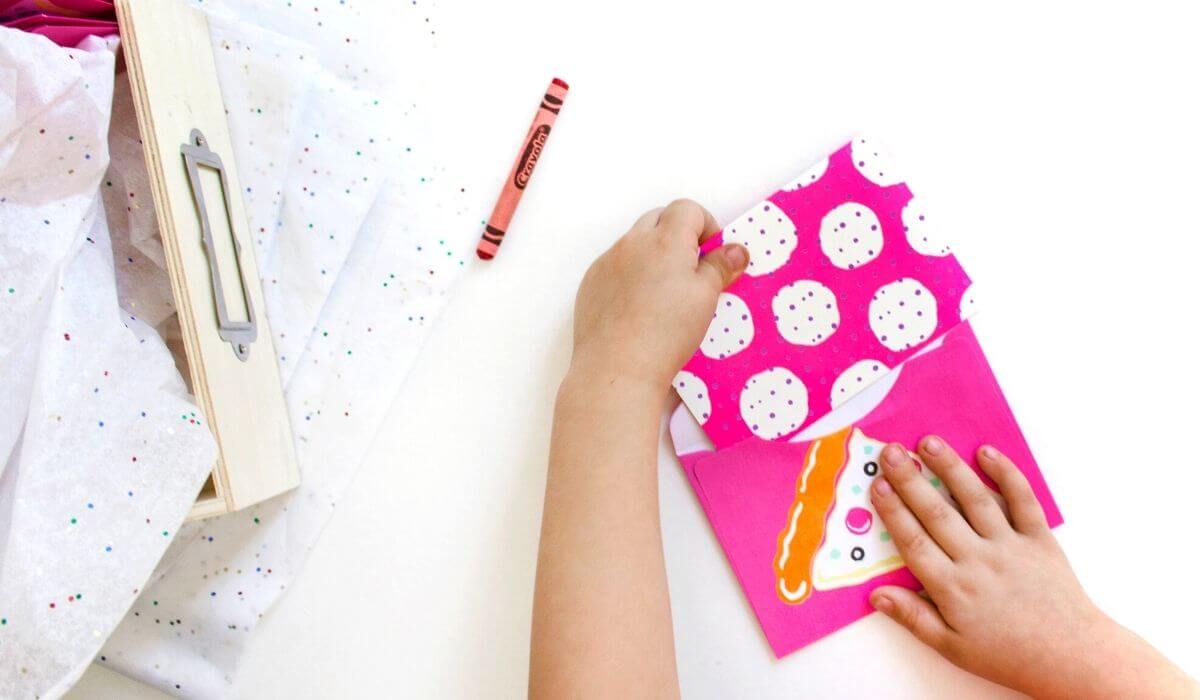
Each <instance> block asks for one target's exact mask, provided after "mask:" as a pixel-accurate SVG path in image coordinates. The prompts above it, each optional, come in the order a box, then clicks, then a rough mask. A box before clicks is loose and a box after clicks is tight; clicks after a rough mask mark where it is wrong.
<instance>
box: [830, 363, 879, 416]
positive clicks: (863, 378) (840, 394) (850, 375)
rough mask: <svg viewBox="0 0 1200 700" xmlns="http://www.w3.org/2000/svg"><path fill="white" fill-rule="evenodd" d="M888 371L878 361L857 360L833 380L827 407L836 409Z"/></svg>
mask: <svg viewBox="0 0 1200 700" xmlns="http://www.w3.org/2000/svg"><path fill="white" fill-rule="evenodd" d="M887 371H888V366H887V365H885V364H883V363H882V362H880V361H879V360H859V361H858V362H855V363H854V364H852V365H850V366H849V367H848V368H847V369H846V370H845V371H844V372H842V373H841V374H839V375H838V378H837V379H835V380H833V390H832V391H830V392H829V405H830V406H833V407H834V408H837V407H838V406H841V405H842V404H844V403H846V401H849V400H850V398H851V397H853V396H854V395H855V394H857V393H858V392H860V391H862V390H863V389H866V388H867V387H868V386H870V385H871V382H874V381H875V380H876V379H879V378H880V377H882V376H883V375H884V374H886V373H887Z"/></svg>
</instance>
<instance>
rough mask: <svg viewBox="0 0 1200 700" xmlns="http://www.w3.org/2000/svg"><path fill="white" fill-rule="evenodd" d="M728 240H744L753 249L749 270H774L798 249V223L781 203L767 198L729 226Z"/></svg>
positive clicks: (752, 272) (763, 272) (752, 273)
mask: <svg viewBox="0 0 1200 700" xmlns="http://www.w3.org/2000/svg"><path fill="white" fill-rule="evenodd" d="M724 239H725V242H726V243H740V244H742V245H744V246H746V250H748V251H750V265H749V266H748V267H747V268H746V274H747V275H750V276H751V277H756V276H758V275H766V274H770V273H772V272H774V271H776V270H778V269H779V268H781V267H783V266H784V264H785V263H787V261H788V258H789V257H791V255H792V251H793V250H795V249H796V226H795V224H793V223H792V220H791V219H789V218H788V216H787V214H784V213H783V212H782V211H781V210H780V209H779V207H777V206H775V205H774V204H772V203H771V202H763V203H762V204H760V205H758V206H756V207H755V208H754V209H751V210H750V211H748V212H746V213H745V214H742V216H741V217H740V218H739V219H738V220H737V221H734V222H733V223H732V224H730V225H729V226H727V227H725V232H724Z"/></svg>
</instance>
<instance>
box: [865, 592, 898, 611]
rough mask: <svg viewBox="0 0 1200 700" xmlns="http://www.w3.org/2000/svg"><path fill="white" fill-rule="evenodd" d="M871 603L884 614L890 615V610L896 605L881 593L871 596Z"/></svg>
mask: <svg viewBox="0 0 1200 700" xmlns="http://www.w3.org/2000/svg"><path fill="white" fill-rule="evenodd" d="M871 605H874V606H875V609H876V610H878V611H879V612H881V613H883V614H884V615H891V614H892V610H893V609H895V607H896V605H895V603H893V602H892V599H891V598H889V597H887V596H885V595H883V594H882V593H881V594H879V595H875V596H871Z"/></svg>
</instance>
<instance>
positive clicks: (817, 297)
mask: <svg viewBox="0 0 1200 700" xmlns="http://www.w3.org/2000/svg"><path fill="white" fill-rule="evenodd" d="M771 310H772V311H773V312H774V313H775V325H776V326H778V328H779V334H780V335H782V336H783V339H784V340H786V341H788V342H789V343H791V344H793V345H808V346H813V345H820V344H821V343H823V342H825V341H826V340H828V339H829V336H831V335H833V333H834V331H836V330H837V328H838V323H839V322H840V321H841V315H840V313H839V312H838V305H837V297H835V296H834V295H833V292H832V291H830V289H829V287H826V286H825V285H823V284H821V283H820V282H816V281H814V280H799V281H797V282H793V283H792V284H789V285H787V286H786V287H784V288H783V289H780V290H779V292H778V293H776V294H775V298H774V299H772V300H771Z"/></svg>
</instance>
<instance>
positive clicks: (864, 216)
mask: <svg viewBox="0 0 1200 700" xmlns="http://www.w3.org/2000/svg"><path fill="white" fill-rule="evenodd" d="M819 237H820V240H821V252H822V253H824V254H825V257H827V258H829V262H831V263H833V264H834V266H835V267H839V268H841V269H843V270H853V269H854V268H856V267H862V266H863V265H865V264H867V263H869V262H871V261H872V260H874V259H875V258H877V257H879V253H880V251H882V250H883V227H882V226H881V225H880V224H879V217H878V216H876V215H875V212H874V211H872V210H871V208H870V207H868V206H865V205H863V204H859V203H858V202H846V203H845V204H840V205H838V206H836V207H834V208H833V209H831V210H830V211H829V213H828V214H826V215H825V216H824V218H822V219H821V230H820V233H819Z"/></svg>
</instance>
